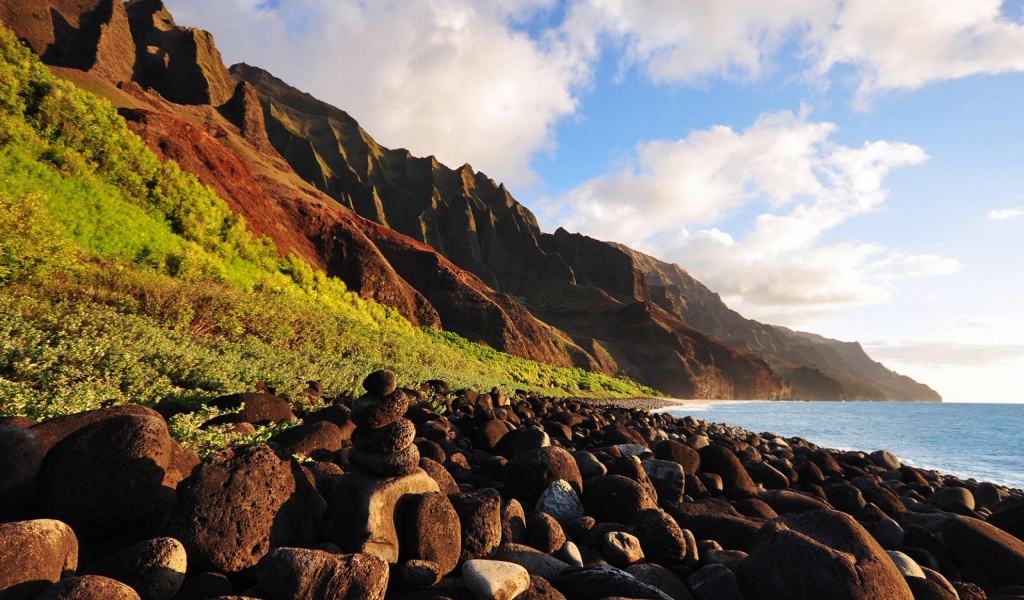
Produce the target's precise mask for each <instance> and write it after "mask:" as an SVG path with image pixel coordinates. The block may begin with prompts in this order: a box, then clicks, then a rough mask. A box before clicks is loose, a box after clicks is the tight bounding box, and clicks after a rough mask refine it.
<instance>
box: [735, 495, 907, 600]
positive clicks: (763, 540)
mask: <svg viewBox="0 0 1024 600" xmlns="http://www.w3.org/2000/svg"><path fill="white" fill-rule="evenodd" d="M737 575H738V576H739V582H740V585H741V587H742V589H743V594H744V597H745V598H746V599H747V600H769V599H776V598H787V599H792V600H802V599H806V600H812V599H818V598H829V599H833V600H847V599H850V600H854V599H856V600H874V599H878V598H886V599H887V600H912V598H913V595H912V594H911V592H910V588H909V587H907V583H906V581H904V579H903V576H902V575H901V574H900V572H899V571H898V570H897V569H896V566H895V565H894V564H893V562H892V560H891V559H890V558H889V556H888V555H887V554H886V553H885V550H883V549H882V547H881V546H879V545H878V543H877V542H875V540H874V539H872V538H871V536H870V535H869V534H868V532H867V531H865V530H864V528H863V527H861V526H860V525H859V524H858V523H857V522H856V521H854V520H853V517H850V516H849V515H847V514H845V513H841V512H837V511H814V512H805V513H797V514H790V515H784V516H782V517H779V518H778V519H775V520H773V521H770V522H769V523H768V524H767V525H766V526H765V527H764V529H763V530H762V531H761V533H760V534H759V535H758V539H757V543H756V545H755V546H754V548H753V549H752V550H751V552H750V555H749V556H748V557H747V559H746V560H744V561H743V562H742V563H740V565H739V567H738V569H737Z"/></svg>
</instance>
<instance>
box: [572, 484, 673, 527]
mask: <svg viewBox="0 0 1024 600" xmlns="http://www.w3.org/2000/svg"><path fill="white" fill-rule="evenodd" d="M657 506H658V503H657V502H656V501H655V500H654V499H653V498H651V497H650V495H648V494H647V492H646V491H644V489H643V487H642V486H641V485H640V483H639V482H637V481H635V480H633V479H630V478H628V477H623V476H622V475H604V476H602V477H595V478H593V479H591V480H590V481H588V482H587V489H586V490H585V491H584V492H583V508H584V510H585V511H586V513H587V516H590V517H593V518H594V519H596V520H597V521H598V522H599V523H600V522H613V523H628V522H629V520H630V519H632V518H633V516H634V515H635V514H636V513H638V512H640V511H641V510H644V509H647V508H657Z"/></svg>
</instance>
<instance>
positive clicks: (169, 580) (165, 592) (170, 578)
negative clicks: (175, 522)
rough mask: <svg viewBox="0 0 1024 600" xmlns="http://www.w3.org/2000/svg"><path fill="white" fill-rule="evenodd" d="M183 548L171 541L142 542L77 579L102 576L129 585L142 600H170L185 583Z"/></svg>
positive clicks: (153, 540) (160, 539) (175, 541)
mask: <svg viewBox="0 0 1024 600" xmlns="http://www.w3.org/2000/svg"><path fill="white" fill-rule="evenodd" d="M187 566H188V560H187V557H186V554H185V547H184V546H182V544H181V542H179V541H178V540H176V539H174V538H156V539H152V540H145V541H142V542H139V543H138V544H135V545H134V546H132V547H131V548H127V549H125V550H122V551H121V552H118V553H117V554H114V555H113V556H110V557H107V558H105V559H103V560H102V561H100V562H98V563H93V564H92V565H89V567H88V568H86V569H84V570H82V571H81V572H80V573H79V574H80V575H102V576H104V577H109V578H111V579H116V580H117V581H120V582H121V583H124V584H125V585H128V586H129V587H131V588H132V589H134V590H135V592H136V593H137V594H138V595H139V597H140V598H141V599H142V600H170V599H171V598H173V597H174V595H175V594H177V593H178V590H179V589H180V588H181V584H182V583H183V582H184V581H185V571H186V568H187Z"/></svg>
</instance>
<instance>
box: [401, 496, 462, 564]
mask: <svg viewBox="0 0 1024 600" xmlns="http://www.w3.org/2000/svg"><path fill="white" fill-rule="evenodd" d="M401 513H402V515H403V516H402V527H401V529H400V530H399V531H400V532H401V533H400V535H401V544H400V547H399V556H400V558H402V559H403V560H425V561H431V562H434V563H436V564H437V565H438V572H439V573H440V576H442V577H443V576H445V575H447V574H448V573H451V572H452V571H454V570H455V566H456V564H457V563H458V562H459V555H460V554H461V552H462V537H461V536H459V535H452V534H453V532H456V531H461V524H460V522H459V515H458V513H456V512H455V507H453V506H452V503H451V501H450V500H448V496H446V495H444V494H442V493H441V492H426V493H423V494H418V495H413V496H411V497H407V498H406V499H405V500H404V506H403V507H402V508H401Z"/></svg>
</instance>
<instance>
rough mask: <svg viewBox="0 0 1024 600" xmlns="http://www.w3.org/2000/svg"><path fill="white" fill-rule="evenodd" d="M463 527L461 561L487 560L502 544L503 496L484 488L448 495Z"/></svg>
mask: <svg viewBox="0 0 1024 600" xmlns="http://www.w3.org/2000/svg"><path fill="white" fill-rule="evenodd" d="M448 499H449V500H451V503H452V506H454V507H455V512H456V513H458V515H459V524H460V526H461V528H462V553H461V555H460V559H461V560H462V561H467V560H472V559H475V558H487V557H489V556H490V555H491V553H493V552H494V550H495V549H496V548H497V547H498V545H499V544H501V494H499V493H498V491H497V490H494V489H491V488H485V489H482V490H477V491H475V492H463V493H459V494H451V495H450V496H448Z"/></svg>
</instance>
